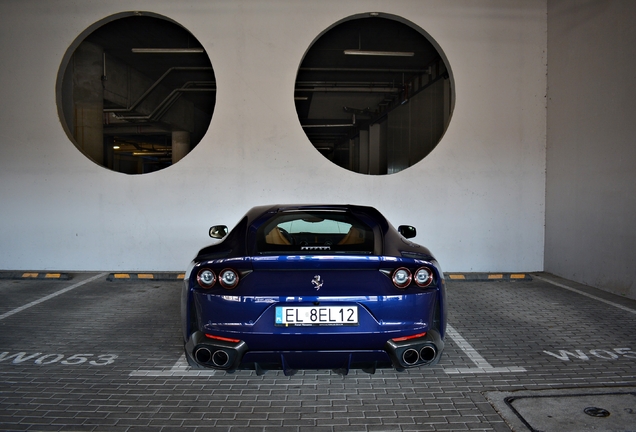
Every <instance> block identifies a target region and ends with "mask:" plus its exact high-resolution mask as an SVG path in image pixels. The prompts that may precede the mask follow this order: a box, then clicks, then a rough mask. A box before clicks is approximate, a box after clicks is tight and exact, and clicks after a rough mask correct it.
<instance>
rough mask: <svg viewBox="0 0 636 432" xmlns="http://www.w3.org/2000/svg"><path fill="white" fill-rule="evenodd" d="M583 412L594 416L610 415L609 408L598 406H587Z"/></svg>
mask: <svg viewBox="0 0 636 432" xmlns="http://www.w3.org/2000/svg"><path fill="white" fill-rule="evenodd" d="M583 412H584V413H585V414H587V415H589V416H592V417H608V416H609V415H610V413H609V411H608V410H606V409H603V408H597V407H587V408H585V409H584V410H583Z"/></svg>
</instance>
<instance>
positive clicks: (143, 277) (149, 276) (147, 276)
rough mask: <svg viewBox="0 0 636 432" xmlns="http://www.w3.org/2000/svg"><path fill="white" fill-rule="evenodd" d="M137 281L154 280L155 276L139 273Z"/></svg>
mask: <svg viewBox="0 0 636 432" xmlns="http://www.w3.org/2000/svg"><path fill="white" fill-rule="evenodd" d="M137 278H138V279H154V278H155V275H153V274H150V273H139V274H137Z"/></svg>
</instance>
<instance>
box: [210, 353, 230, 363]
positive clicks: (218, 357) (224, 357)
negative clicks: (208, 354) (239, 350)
mask: <svg viewBox="0 0 636 432" xmlns="http://www.w3.org/2000/svg"><path fill="white" fill-rule="evenodd" d="M229 362H230V356H229V355H228V353H226V352H225V351H223V350H216V351H215V352H214V354H212V364H213V365H214V366H216V367H224V366H227V364H228V363H229Z"/></svg>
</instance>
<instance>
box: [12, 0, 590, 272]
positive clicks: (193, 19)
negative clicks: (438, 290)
mask: <svg viewBox="0 0 636 432" xmlns="http://www.w3.org/2000/svg"><path fill="white" fill-rule="evenodd" d="M129 10H142V11H151V12H154V13H157V14H161V15H164V16H166V17H169V18H171V19H173V20H175V21H176V22H178V23H180V24H181V25H183V26H184V27H185V28H187V29H188V30H189V31H191V32H192V33H193V34H194V35H195V36H196V38H197V39H198V40H199V41H200V42H201V43H202V44H203V45H204V47H205V49H206V51H207V52H208V55H209V56H210V58H211V61H212V65H213V67H214V71H215V75H216V79H217V86H218V93H217V102H216V106H215V112H214V116H213V119H212V123H211V125H210V128H209V130H208V133H207V135H206V136H205V137H204V138H203V140H202V141H201V142H200V143H199V145H198V146H197V147H196V148H195V149H194V151H192V152H191V153H190V154H189V155H188V156H186V157H185V159H183V160H182V161H180V162H179V163H178V164H176V165H174V166H172V167H170V168H168V169H165V170H162V171H159V172H156V173H152V174H146V175H141V176H128V175H124V174H120V173H116V172H111V171H109V170H107V169H105V168H102V167H100V166H97V165H95V164H93V163H92V162H90V161H89V160H88V159H86V158H85V157H84V156H83V155H82V154H80V153H79V152H78V151H77V150H76V148H75V147H74V145H73V144H72V143H71V142H70V141H69V139H68V138H67V136H66V135H65V133H64V131H63V130H62V127H61V125H60V121H59V119H58V115H57V107H56V102H55V83H56V77H57V74H58V68H59V66H60V62H61V59H62V56H63V55H64V53H65V52H66V50H67V48H68V47H69V45H70V44H71V43H72V42H73V40H74V39H75V38H76V37H77V36H78V35H79V34H80V33H81V32H83V31H84V30H85V29H86V28H87V27H89V26H91V25H92V24H94V23H95V22H97V21H99V20H101V19H103V18H104V17H106V16H109V15H112V14H116V13H119V12H123V11H129ZM371 11H380V12H384V13H389V14H393V15H397V16H401V17H404V18H406V19H408V20H410V21H411V22H412V23H414V24H416V25H417V26H419V27H421V28H422V29H424V30H425V31H426V32H428V34H430V35H431V36H432V37H433V38H434V39H435V41H436V42H437V43H438V44H439V47H440V48H441V49H442V50H443V52H444V53H445V55H446V59H447V61H448V63H449V64H450V67H451V69H452V72H453V79H454V83H455V89H456V103H455V110H454V114H453V117H452V120H451V122H450V125H449V128H448V131H447V132H446V134H445V136H444V137H443V139H442V141H441V143H440V144H439V145H438V147H437V148H436V149H435V150H434V151H433V152H432V153H431V154H430V155H429V156H428V157H426V158H425V159H424V160H423V161H421V162H420V163H418V164H417V165H415V166H413V167H411V168H409V169H407V170H405V171H402V172H400V173H398V174H393V175H388V176H366V175H360V174H355V173H352V172H349V171H347V170H344V169H341V168H339V167H337V166H335V165H333V164H331V163H330V162H329V161H328V160H326V159H324V158H323V157H322V156H321V155H320V154H319V153H318V152H317V151H315V150H314V149H313V148H312V146H311V144H310V143H309V141H308V140H307V138H306V136H305V134H304V132H303V130H302V128H301V127H300V125H299V122H298V118H297V116H296V112H295V108H294V102H293V90H294V81H295V76H296V71H297V68H298V66H299V64H300V61H301V59H302V57H303V55H304V53H305V51H306V50H307V49H308V47H309V46H310V44H311V43H312V41H313V40H314V39H315V38H317V37H318V36H319V34H320V33H321V32H323V31H324V30H326V29H327V28H328V27H330V26H332V25H333V24H335V23H336V22H338V21H340V20H342V19H344V18H346V17H348V16H351V15H355V14H359V13H363V12H371ZM0 23H1V25H0V39H1V40H2V44H0V61H1V64H2V68H0V84H1V85H0V100H1V101H2V107H3V108H2V115H1V116H0V203H1V204H0V205H1V206H2V207H1V208H2V210H1V213H0V214H1V222H2V223H1V224H0V245H1V246H0V248H1V254H0V268H2V269H38V270H47V269H56V270H183V269H184V268H185V266H186V265H187V262H188V261H189V260H190V259H191V258H192V256H193V255H194V253H195V252H196V250H197V249H198V248H199V247H201V246H203V245H205V244H206V243H207V242H208V240H209V239H208V238H207V237H206V236H207V228H208V227H209V226H210V225H211V224H216V223H227V224H229V225H233V224H234V223H235V222H237V221H238V219H239V217H240V216H242V214H243V213H244V212H245V211H246V210H247V209H248V208H249V207H251V206H253V205H260V204H266V203H276V202H285V203H298V202H302V203H304V202H308V203H309V202H335V203H344V202H348V203H356V204H363V205H371V206H375V207H377V208H378V209H379V210H380V211H382V212H383V213H384V214H385V215H387V216H388V217H389V219H390V220H391V221H392V222H393V223H394V224H395V225H398V224H403V223H410V224H413V225H416V226H417V228H418V236H417V238H416V239H415V240H416V241H418V242H420V243H422V244H425V245H427V246H429V247H430V248H431V249H432V250H433V252H434V253H435V254H436V255H437V257H438V259H439V260H440V262H441V264H442V266H443V268H444V269H445V270H446V271H534V270H541V269H542V268H543V246H544V244H543V242H544V194H545V144H546V138H545V130H546V111H545V93H546V52H545V48H546V43H547V42H546V37H547V36H546V25H547V21H546V4H545V1H528V0H518V1H511V0H498V1H497V0H465V1H452V2H448V1H445V0H427V1H425V0H375V1H369V0H364V1H363V0H350V1H341V0H337V1H336V0H327V1H319V2H318V1H316V2H308V1H292V0H272V1H262V0H251V1H250V0H217V1H208V0H192V1H187V2H176V1H173V0H153V1H150V0H128V1H125V2H124V1H114V0H110V1H104V0H92V1H87V0H58V1H55V2H50V1H47V0H23V1H20V2H18V1H10V2H0ZM600 75H602V74H600Z"/></svg>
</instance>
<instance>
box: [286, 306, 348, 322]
mask: <svg viewBox="0 0 636 432" xmlns="http://www.w3.org/2000/svg"><path fill="white" fill-rule="evenodd" d="M275 324H276V325H282V326H312V325H358V306H276V321H275Z"/></svg>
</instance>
